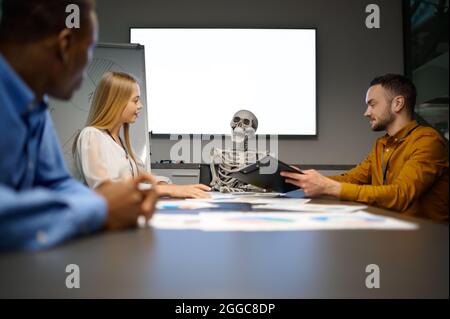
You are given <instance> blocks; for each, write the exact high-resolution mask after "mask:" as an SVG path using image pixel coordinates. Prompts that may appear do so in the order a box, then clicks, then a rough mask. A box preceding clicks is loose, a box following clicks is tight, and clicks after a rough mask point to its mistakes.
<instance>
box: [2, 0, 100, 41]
mask: <svg viewBox="0 0 450 319" xmlns="http://www.w3.org/2000/svg"><path fill="white" fill-rule="evenodd" d="M0 3H1V8H0V40H1V41H14V42H29V41H34V40H39V39H42V38H44V37H47V36H49V35H53V34H57V33H59V32H61V31H62V30H64V29H65V28H66V18H67V16H68V15H69V14H70V13H68V12H66V8H67V6H68V5H70V4H74V5H77V6H78V7H79V8H80V29H83V25H84V24H86V25H87V24H88V23H89V21H90V20H89V19H90V16H89V13H90V11H91V10H94V9H95V0H0Z"/></svg>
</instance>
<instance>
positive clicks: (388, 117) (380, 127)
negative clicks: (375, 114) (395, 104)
mask: <svg viewBox="0 0 450 319" xmlns="http://www.w3.org/2000/svg"><path fill="white" fill-rule="evenodd" d="M394 118H395V117H394V114H393V113H391V112H389V111H388V112H386V113H385V114H384V116H383V117H382V118H380V119H379V121H378V123H376V124H375V126H374V127H372V131H374V132H380V131H386V128H387V126H388V125H389V124H391V123H392V122H393V121H394Z"/></svg>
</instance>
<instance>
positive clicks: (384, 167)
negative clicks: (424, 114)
mask: <svg viewBox="0 0 450 319" xmlns="http://www.w3.org/2000/svg"><path fill="white" fill-rule="evenodd" d="M418 127H419V125H416V126H415V127H414V128H413V129H411V130H410V131H409V132H408V133H406V134H405V135H403V136H402V137H401V138H399V139H398V142H403V141H404V140H405V138H406V137H407V136H408V135H409V134H411V133H412V131H414V130H415V129H416V128H418ZM392 153H394V151H392V152H391V156H389V158H388V160H387V161H386V163H384V146H383V148H382V149H381V169H382V170H383V185H386V177H387V171H388V166H389V161H390V160H391V158H392Z"/></svg>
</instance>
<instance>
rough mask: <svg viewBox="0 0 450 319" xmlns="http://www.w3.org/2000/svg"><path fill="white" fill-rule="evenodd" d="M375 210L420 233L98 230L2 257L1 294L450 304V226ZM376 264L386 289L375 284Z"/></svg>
mask: <svg viewBox="0 0 450 319" xmlns="http://www.w3.org/2000/svg"><path fill="white" fill-rule="evenodd" d="M312 203H325V204H330V203H331V204H337V205H341V204H352V203H347V202H341V201H337V200H330V199H314V200H312ZM367 211H369V212H371V213H374V214H380V215H385V216H391V217H395V218H399V219H401V220H405V221H411V222H414V223H417V225H418V226H419V227H418V229H415V230H362V229H361V230H308V231H273V232H242V231H241V232H239V231H231V232H230V231H227V232H225V231H224V232H222V231H218V232H205V231H200V230H169V229H156V228H152V227H147V228H137V229H129V230H124V231H116V232H99V233H96V234H92V235H89V236H87V237H80V238H77V239H73V240H71V241H68V242H66V243H63V244H61V245H58V246H56V247H53V248H50V249H47V250H43V251H37V252H8V253H2V254H0V298H152V299H160V298H201V299H204V298H213V299H215V298H218V299H222V298H225V299H228V298H239V299H240V298H244V299H247V298H252V299H253V298H258V299H259V298H263V299H279V298H288V299H291V298H295V299H297V298H448V297H449V276H448V274H449V230H448V224H447V223H444V224H442V223H436V222H432V221H427V220H422V219H416V218H411V217H402V216H400V215H399V214H397V213H395V212H390V211H388V210H385V209H380V208H375V207H368V208H367ZM70 264H75V265H77V266H78V269H79V288H72V289H69V288H67V286H66V279H67V278H68V276H69V275H70V272H66V267H67V265H70ZM371 264H376V265H377V266H378V268H379V288H368V287H367V286H366V279H367V277H368V276H369V275H370V273H369V272H367V269H366V267H367V266H368V265H371Z"/></svg>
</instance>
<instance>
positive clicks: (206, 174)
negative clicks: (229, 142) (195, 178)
mask: <svg viewBox="0 0 450 319" xmlns="http://www.w3.org/2000/svg"><path fill="white" fill-rule="evenodd" d="M214 166H215V167H216V170H217V166H219V164H215V165H214ZM211 180H212V175H211V168H210V166H209V164H200V176H199V183H200V184H205V185H208V186H209V184H210V183H211Z"/></svg>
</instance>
